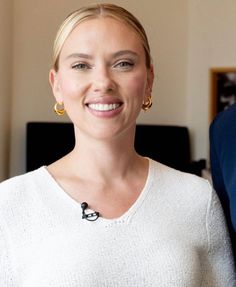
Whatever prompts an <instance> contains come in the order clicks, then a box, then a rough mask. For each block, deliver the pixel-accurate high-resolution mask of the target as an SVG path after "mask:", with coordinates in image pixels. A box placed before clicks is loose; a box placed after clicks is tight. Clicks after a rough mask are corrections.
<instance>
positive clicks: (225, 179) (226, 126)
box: [210, 104, 236, 259]
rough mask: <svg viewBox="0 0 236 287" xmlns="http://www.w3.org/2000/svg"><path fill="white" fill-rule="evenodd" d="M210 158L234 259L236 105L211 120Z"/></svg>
mask: <svg viewBox="0 0 236 287" xmlns="http://www.w3.org/2000/svg"><path fill="white" fill-rule="evenodd" d="M210 160H211V173H212V180H213V186H214V188H215V190H216V192H217V194H218V196H219V198H220V200H221V203H222V207H223V209H224V212H225V216H226V220H227V223H228V227H229V232H230V236H231V240H232V247H233V251H234V255H235V259H236V104H234V105H232V106H231V107H230V108H228V109H227V110H226V111H223V112H221V113H219V114H218V115H217V116H216V117H215V119H214V121H213V122H212V123H211V126H210Z"/></svg>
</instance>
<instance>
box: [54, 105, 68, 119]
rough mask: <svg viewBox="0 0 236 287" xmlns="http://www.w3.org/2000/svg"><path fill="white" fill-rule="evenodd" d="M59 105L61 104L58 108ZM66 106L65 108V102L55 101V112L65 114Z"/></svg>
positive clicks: (60, 114) (59, 114)
mask: <svg viewBox="0 0 236 287" xmlns="http://www.w3.org/2000/svg"><path fill="white" fill-rule="evenodd" d="M58 106H61V107H59V108H58ZM65 111H66V110H65V108H64V104H63V103H61V104H60V103H57V102H56V103H55V105H54V112H55V113H56V114H57V115H58V116H63V115H64V114H65Z"/></svg>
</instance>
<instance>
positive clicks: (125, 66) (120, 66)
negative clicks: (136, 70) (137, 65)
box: [114, 61, 134, 70]
mask: <svg viewBox="0 0 236 287" xmlns="http://www.w3.org/2000/svg"><path fill="white" fill-rule="evenodd" d="M133 66H134V63H133V62H131V61H120V62H118V63H116V64H115V65H114V67H115V68H118V69H122V70H129V69H131V68H132V67H133Z"/></svg>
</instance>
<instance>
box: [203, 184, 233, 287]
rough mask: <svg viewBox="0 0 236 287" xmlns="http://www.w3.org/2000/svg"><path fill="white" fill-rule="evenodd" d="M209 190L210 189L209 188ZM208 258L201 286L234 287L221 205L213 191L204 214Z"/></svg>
mask: <svg viewBox="0 0 236 287" xmlns="http://www.w3.org/2000/svg"><path fill="white" fill-rule="evenodd" d="M210 188H211V187H210ZM206 232H207V237H208V257H207V258H206V260H207V261H208V262H206V268H204V269H205V270H204V277H203V282H202V286H204V287H206V286H213V287H226V286H227V287H235V286H236V281H235V272H234V263H233V258H232V250H231V245H230V241H229V237H228V230H227V228H226V224H225V218H224V215H223V212H222V208H221V204H220V202H219V199H218V197H217V196H216V193H215V192H214V190H212V192H211V194H210V198H209V204H208V207H207V214H206Z"/></svg>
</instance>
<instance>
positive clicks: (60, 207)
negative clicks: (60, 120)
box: [0, 4, 235, 287]
mask: <svg viewBox="0 0 236 287" xmlns="http://www.w3.org/2000/svg"><path fill="white" fill-rule="evenodd" d="M49 79H50V83H51V86H52V90H53V93H54V96H55V98H56V102H57V103H56V105H55V111H56V112H57V113H58V114H59V115H61V114H63V113H64V112H65V111H66V112H67V114H68V116H69V117H70V119H71V121H72V122H73V124H74V129H75V138H76V144H75V147H74V150H73V151H72V152H71V153H69V154H68V155H66V156H65V157H63V158H62V159H60V160H58V161H57V162H55V163H53V164H51V165H49V166H47V167H41V168H39V169H38V170H35V171H33V172H30V173H28V174H25V175H22V176H18V177H15V178H13V179H10V180H8V181H6V182H4V183H2V184H1V186H0V205H1V206H0V228H1V229H0V230H1V234H0V235H1V236H0V285H1V286H24V287H29V286H30V287H32V286H34V287H37V286H40V287H42V286H45V287H46V286H55V287H60V286H63V287H64V286H66V287H67V286H68V287H72V286H73V287H77V286H80V287H81V286H99V287H100V286H117V287H121V286H122V287H124V286H132V287H134V286H168V287H169V286H177V287H178V286H179V287H180V286H181V287H182V286H196V287H199V286H204V287H206V286H222V287H223V286H224V287H225V286H235V285H234V284H235V281H234V271H233V263H232V258H231V251H230V246H229V240H228V237H227V232H226V228H225V223H224V218H223V216H222V211H221V208H220V205H219V202H218V199H217V197H216V195H215V193H214V192H213V190H212V188H211V186H210V185H209V184H208V183H207V182H206V181H204V180H203V179H201V178H198V177H196V176H193V175H189V174H185V173H182V172H179V171H176V170H174V169H171V168H169V167H167V166H164V165H162V164H160V163H157V162H154V161H152V160H150V159H148V158H143V157H141V156H140V155H138V154H137V153H136V152H135V150H134V134H135V122H136V119H137V116H138V114H139V113H140V111H141V109H144V110H148V109H149V108H150V107H151V90H152V84H153V67H152V64H151V57H150V50H149V45H148V40H147V37H146V34H145V31H144V30H143V28H142V26H141V24H140V23H139V22H138V20H137V19H136V18H135V17H134V16H133V15H131V14H130V13H129V12H128V11H126V10H124V9H123V8H121V7H118V6H115V5H108V4H99V5H93V6H89V7H85V8H82V9H79V10H78V11H75V12H73V13H72V14H71V15H70V16H69V17H68V18H67V19H66V20H65V22H64V23H63V24H62V26H61V28H60V30H59V32H58V34H57V37H56V40H55V45H54V64H53V68H52V69H51V71H50V75H49ZM61 136H63V135H58V138H60V137H61ZM55 148H56V147H55Z"/></svg>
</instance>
